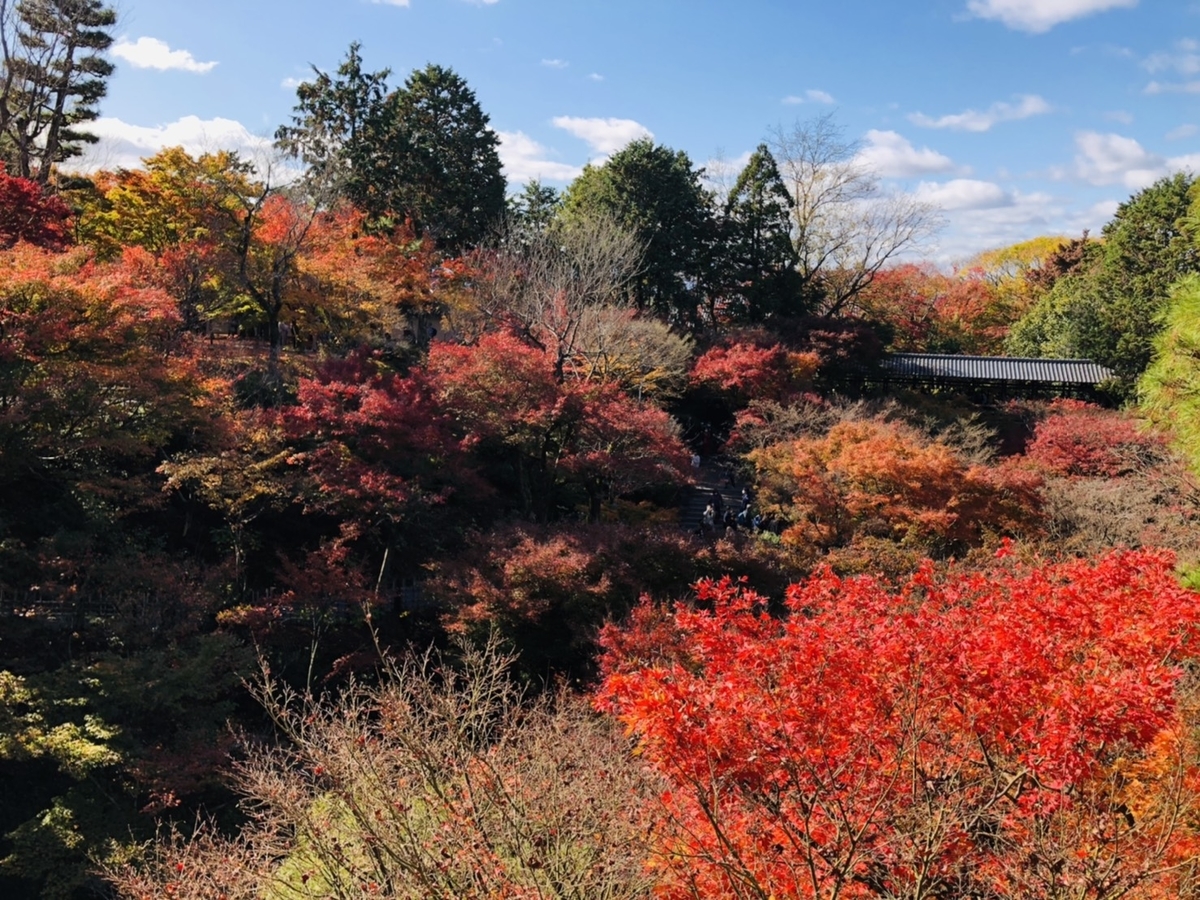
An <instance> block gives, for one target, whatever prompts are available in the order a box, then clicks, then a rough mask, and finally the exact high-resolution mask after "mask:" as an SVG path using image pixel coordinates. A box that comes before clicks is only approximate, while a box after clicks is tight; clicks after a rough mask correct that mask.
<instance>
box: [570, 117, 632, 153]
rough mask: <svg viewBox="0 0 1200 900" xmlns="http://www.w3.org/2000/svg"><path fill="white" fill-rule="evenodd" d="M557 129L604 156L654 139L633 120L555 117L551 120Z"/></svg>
mask: <svg viewBox="0 0 1200 900" xmlns="http://www.w3.org/2000/svg"><path fill="white" fill-rule="evenodd" d="M551 121H552V122H553V124H554V127H555V128H561V129H563V131H566V132H568V133H570V134H573V135H575V137H577V138H579V139H580V140H581V141H584V142H585V143H586V144H587V145H588V146H589V147H591V148H592V150H593V152H595V153H598V154H601V155H602V156H609V155H610V154H613V153H616V152H617V151H618V150H620V149H621V148H622V147H624V146H625V145H626V144H628V143H629V142H630V141H636V140H638V139H639V138H653V137H654V134H653V132H651V131H650V129H649V128H647V127H646V126H645V125H642V124H641V123H640V122H635V121H634V120H633V119H600V118H593V119H586V118H578V117H576V116H555V117H554V119H552V120H551Z"/></svg>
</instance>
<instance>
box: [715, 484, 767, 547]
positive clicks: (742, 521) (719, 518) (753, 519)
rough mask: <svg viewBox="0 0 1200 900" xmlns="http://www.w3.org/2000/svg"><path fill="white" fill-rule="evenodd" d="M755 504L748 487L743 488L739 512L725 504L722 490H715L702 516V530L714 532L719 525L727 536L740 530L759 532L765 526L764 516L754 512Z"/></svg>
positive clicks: (752, 532)
mask: <svg viewBox="0 0 1200 900" xmlns="http://www.w3.org/2000/svg"><path fill="white" fill-rule="evenodd" d="M753 505H754V502H753V499H752V498H751V496H750V490H749V489H748V488H742V498H741V509H740V510H739V511H738V512H737V513H735V512H734V511H733V510H732V509H729V508H727V507H726V506H725V500H724V498H723V497H722V496H721V492H720V491H713V492H712V499H711V500H710V501H709V503H708V505H707V506H705V507H704V513H703V514H702V515H701V516H700V530H701V531H702V532H703V533H705V534H712V533H714V532H716V530H717V527H718V525H719V526H720V528H721V531H722V533H724V534H725V535H726V536H729V535H731V534H736V533H737V532H739V531H748V532H750V533H751V534H757V533H758V532H759V530H760V529H761V528H762V526H763V517H762V514H761V513H755V512H754V510H753Z"/></svg>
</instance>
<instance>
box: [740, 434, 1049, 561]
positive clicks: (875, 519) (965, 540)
mask: <svg viewBox="0 0 1200 900" xmlns="http://www.w3.org/2000/svg"><path fill="white" fill-rule="evenodd" d="M749 458H750V460H751V461H752V462H753V463H754V466H755V468H756V471H757V474H758V484H759V495H760V503H761V504H762V506H763V508H764V509H765V510H766V511H767V512H768V513H770V514H772V515H776V516H778V517H779V518H780V519H782V521H783V522H784V523H785V526H786V527H785V530H784V531H783V539H784V541H785V543H791V544H793V545H796V546H805V545H815V546H817V547H834V546H840V545H844V544H847V543H849V542H851V541H852V540H853V539H854V538H855V537H857V536H875V537H886V538H890V539H893V540H897V541H901V542H909V543H913V544H916V545H918V546H926V547H929V548H930V549H935V550H941V551H943V552H945V551H953V550H954V549H955V548H959V549H961V548H964V547H969V546H978V545H979V544H980V543H981V542H982V541H983V540H984V538H985V537H986V536H987V535H988V534H994V535H997V536H998V535H1003V534H1020V533H1030V532H1031V531H1033V530H1034V529H1036V527H1037V522H1038V487H1039V485H1040V479H1039V478H1038V476H1037V475H1035V474H1033V473H1031V472H1028V471H1023V470H1021V469H1019V468H1017V467H1015V466H1011V465H1007V464H1000V465H986V464H983V463H979V462H971V461H969V460H968V459H967V458H965V457H964V456H963V455H962V454H961V453H959V452H957V451H956V450H955V449H954V448H952V447H951V446H949V445H947V444H945V443H942V442H940V441H936V440H932V439H930V438H928V437H925V436H924V435H922V434H921V433H919V432H918V431H916V430H915V429H913V428H911V427H909V426H906V425H903V424H901V423H897V422H888V421H883V420H878V419H860V420H851V421H844V422H839V423H837V424H835V425H833V427H831V428H830V429H829V431H828V432H827V433H825V434H823V435H821V436H817V437H802V438H799V439H796V440H793V441H785V442H783V443H779V444H773V445H771V446H768V447H764V448H762V449H759V450H755V451H753V452H752V453H751V454H750V455H749Z"/></svg>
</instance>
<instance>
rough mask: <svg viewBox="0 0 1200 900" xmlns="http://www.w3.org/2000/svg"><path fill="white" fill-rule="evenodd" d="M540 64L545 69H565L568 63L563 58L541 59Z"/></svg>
mask: <svg viewBox="0 0 1200 900" xmlns="http://www.w3.org/2000/svg"><path fill="white" fill-rule="evenodd" d="M542 65H543V66H545V67H546V68H547V69H565V68H566V67H567V66H569V65H570V63H569V62H567V61H566V60H565V59H543V60H542Z"/></svg>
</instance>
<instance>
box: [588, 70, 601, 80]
mask: <svg viewBox="0 0 1200 900" xmlns="http://www.w3.org/2000/svg"><path fill="white" fill-rule="evenodd" d="M588 80H589V81H603V80H604V76H603V75H601V74H600V73H599V72H593V73H592V74H591V75H589V76H588Z"/></svg>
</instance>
